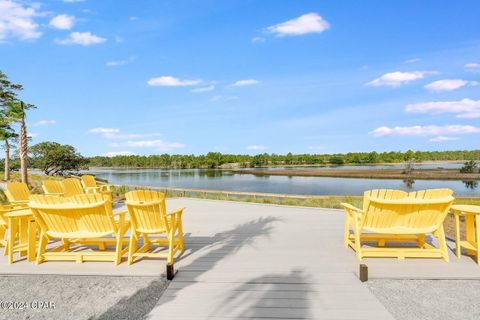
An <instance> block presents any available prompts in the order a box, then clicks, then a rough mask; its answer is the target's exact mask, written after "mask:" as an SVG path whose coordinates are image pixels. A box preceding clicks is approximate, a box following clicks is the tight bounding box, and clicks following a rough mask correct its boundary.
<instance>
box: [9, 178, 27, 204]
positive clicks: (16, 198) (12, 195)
mask: <svg viewBox="0 0 480 320" xmlns="http://www.w3.org/2000/svg"><path fill="white" fill-rule="evenodd" d="M5 195H6V196H7V199H8V201H9V202H10V203H11V204H13V205H18V206H23V207H26V206H27V204H28V199H29V197H30V190H29V189H28V186H27V185H26V184H25V183H23V182H9V183H7V186H6V188H5Z"/></svg>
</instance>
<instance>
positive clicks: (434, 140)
mask: <svg viewBox="0 0 480 320" xmlns="http://www.w3.org/2000/svg"><path fill="white" fill-rule="evenodd" d="M458 139H459V138H457V137H445V136H438V137H435V138H431V139H430V140H429V141H431V142H444V141H455V140H458Z"/></svg>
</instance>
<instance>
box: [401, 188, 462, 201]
mask: <svg viewBox="0 0 480 320" xmlns="http://www.w3.org/2000/svg"><path fill="white" fill-rule="evenodd" d="M452 195H453V190H452V189H446V188H445V189H426V190H418V191H413V192H409V193H408V196H409V197H411V198H415V199H437V198H443V197H448V196H452Z"/></svg>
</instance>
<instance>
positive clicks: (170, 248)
mask: <svg viewBox="0 0 480 320" xmlns="http://www.w3.org/2000/svg"><path fill="white" fill-rule="evenodd" d="M174 247H175V243H174V231H173V229H172V230H170V232H169V233H168V258H167V265H171V264H173V255H174V254H175V252H174V251H173V249H174Z"/></svg>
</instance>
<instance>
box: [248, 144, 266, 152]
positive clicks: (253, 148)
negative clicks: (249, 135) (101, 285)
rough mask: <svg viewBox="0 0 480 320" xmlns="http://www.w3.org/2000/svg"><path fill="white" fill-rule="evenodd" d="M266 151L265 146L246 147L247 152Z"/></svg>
mask: <svg viewBox="0 0 480 320" xmlns="http://www.w3.org/2000/svg"><path fill="white" fill-rule="evenodd" d="M267 149H268V147H267V146H259V145H252V146H247V150H252V151H262V150H267Z"/></svg>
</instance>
